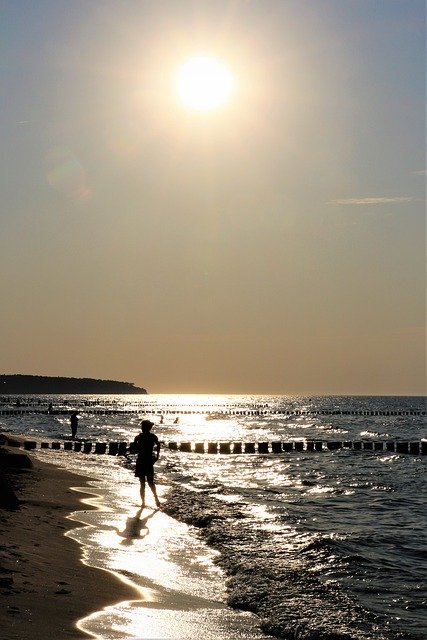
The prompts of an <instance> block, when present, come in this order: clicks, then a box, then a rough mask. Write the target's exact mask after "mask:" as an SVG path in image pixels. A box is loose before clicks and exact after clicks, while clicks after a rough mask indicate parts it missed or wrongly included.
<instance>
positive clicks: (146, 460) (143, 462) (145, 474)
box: [134, 420, 160, 507]
mask: <svg viewBox="0 0 427 640" xmlns="http://www.w3.org/2000/svg"><path fill="white" fill-rule="evenodd" d="M153 426H154V422H151V420H143V421H142V422H141V433H138V435H137V436H136V438H135V440H134V443H135V444H136V451H137V454H138V457H137V459H136V468H135V476H136V477H137V478H139V482H140V483H141V487H140V494H141V507H144V506H145V480H146V479H147V484H148V486H149V487H150V489H151V491H152V492H153V496H154V500H155V502H156V507H160V501H159V499H158V497H157V491H156V485H155V484H154V463H155V462H157V460H158V459H159V453H160V442H159V439H158V437H157V436H156V435H155V434H154V433H151V428H152V427H153Z"/></svg>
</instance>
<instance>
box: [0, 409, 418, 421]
mask: <svg viewBox="0 0 427 640" xmlns="http://www.w3.org/2000/svg"><path fill="white" fill-rule="evenodd" d="M76 410H77V409H76V408H74V409H51V410H49V409H45V408H44V409H39V408H27V409H11V408H7V409H6V408H3V409H2V408H0V415H2V416H20V415H29V414H49V415H63V416H65V415H70V413H72V412H73V411H76ZM79 411H80V412H81V413H85V414H90V415H103V416H104V415H126V414H133V413H139V414H141V415H151V416H152V415H158V416H161V415H163V414H169V413H173V414H177V415H195V414H202V415H214V416H218V418H221V416H224V417H228V416H261V415H262V416H265V415H286V416H425V415H426V412H425V411H415V410H413V411H380V410H357V411H352V410H345V409H329V410H328V409H322V410H320V409H308V410H299V409H225V410H220V411H218V410H217V411H212V410H203V409H200V410H197V411H196V410H191V409H189V410H184V409H177V410H174V411H169V410H168V411H161V410H159V409H145V408H141V407H140V408H133V409H131V408H129V409H109V408H101V409H98V408H88V407H81V408H80V409H79Z"/></svg>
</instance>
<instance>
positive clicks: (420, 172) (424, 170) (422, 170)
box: [412, 169, 427, 176]
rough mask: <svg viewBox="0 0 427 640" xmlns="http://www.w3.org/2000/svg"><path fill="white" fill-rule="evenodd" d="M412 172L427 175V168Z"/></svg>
mask: <svg viewBox="0 0 427 640" xmlns="http://www.w3.org/2000/svg"><path fill="white" fill-rule="evenodd" d="M412 173H413V174H414V175H416V176H425V175H427V169H420V171H413V172H412Z"/></svg>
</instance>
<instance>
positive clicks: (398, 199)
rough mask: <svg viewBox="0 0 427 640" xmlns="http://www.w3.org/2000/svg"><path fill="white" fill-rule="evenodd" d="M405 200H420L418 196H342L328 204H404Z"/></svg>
mask: <svg viewBox="0 0 427 640" xmlns="http://www.w3.org/2000/svg"><path fill="white" fill-rule="evenodd" d="M405 202H419V200H418V199H417V198H413V197H409V196H396V197H393V198H388V197H386V196H383V197H380V198H342V199H337V200H329V202H327V203H326V204H344V205H372V204H374V205H377V204H402V203H405Z"/></svg>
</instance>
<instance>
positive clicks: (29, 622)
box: [0, 448, 138, 640]
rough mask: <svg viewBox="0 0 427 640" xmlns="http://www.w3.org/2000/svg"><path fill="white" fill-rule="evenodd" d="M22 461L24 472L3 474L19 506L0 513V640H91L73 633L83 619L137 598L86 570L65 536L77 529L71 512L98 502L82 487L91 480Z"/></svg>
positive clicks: (101, 573) (109, 577)
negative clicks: (90, 500)
mask: <svg viewBox="0 0 427 640" xmlns="http://www.w3.org/2000/svg"><path fill="white" fill-rule="evenodd" d="M6 449H7V448H6ZM26 453H28V452H26ZM14 454H15V455H16V453H15V452H14V451H11V455H14ZM28 458H30V460H31V462H32V468H30V469H15V468H11V467H9V466H7V467H5V468H3V472H4V475H5V476H6V478H8V479H9V480H10V481H11V483H12V485H13V489H14V491H15V494H16V496H17V498H18V500H19V506H18V508H17V509H2V508H0V539H1V544H0V595H1V606H0V629H1V635H2V637H3V638H4V640H34V638H45V639H46V640H49V639H50V638H52V640H53V639H55V640H56V638H61V639H62V638H70V639H76V640H77V639H83V638H86V639H87V638H89V637H91V636H90V635H89V634H87V633H85V632H84V631H82V630H81V629H79V628H78V626H77V623H78V621H79V620H80V619H81V618H84V617H86V616H89V615H90V614H91V613H94V612H96V611H99V610H101V609H103V608H104V607H107V606H110V605H113V604H115V603H117V602H121V601H124V600H133V599H136V598H138V595H137V591H136V590H135V589H134V588H133V587H131V586H130V585H127V584H126V583H124V582H122V581H121V580H120V579H119V578H118V577H116V576H115V575H114V574H113V573H111V572H109V571H105V570H102V569H96V568H93V567H90V566H89V565H87V564H85V563H84V562H83V559H82V547H81V545H80V544H79V543H78V542H77V541H75V540H74V539H73V538H72V537H70V536H66V535H65V534H66V532H67V531H71V530H72V529H77V528H78V527H79V521H78V520H76V519H74V518H73V519H70V518H69V516H70V515H71V514H72V513H73V512H74V511H79V510H83V509H86V510H93V509H96V506H94V505H91V504H88V498H90V497H92V498H93V496H94V495H96V491H94V490H91V489H90V488H89V487H86V486H85V483H86V482H87V481H88V480H89V478H87V476H83V475H77V474H75V473H71V472H69V471H66V470H64V469H61V468H59V467H57V466H55V465H53V464H50V463H45V462H42V461H40V460H37V459H36V458H35V457H34V456H31V454H29V455H28ZM77 486H78V489H77V490H74V489H73V487H77ZM83 501H84V502H83Z"/></svg>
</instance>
